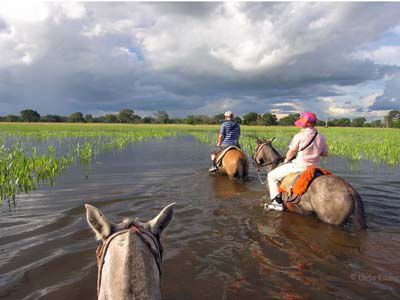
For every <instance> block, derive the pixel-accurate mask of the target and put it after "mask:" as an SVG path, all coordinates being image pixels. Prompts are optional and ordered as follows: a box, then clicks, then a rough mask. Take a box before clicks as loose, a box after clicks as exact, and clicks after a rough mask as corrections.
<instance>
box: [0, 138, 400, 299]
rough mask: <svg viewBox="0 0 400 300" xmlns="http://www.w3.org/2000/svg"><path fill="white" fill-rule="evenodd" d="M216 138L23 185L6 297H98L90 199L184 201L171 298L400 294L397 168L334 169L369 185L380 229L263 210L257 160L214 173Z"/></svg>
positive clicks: (132, 205)
mask: <svg viewBox="0 0 400 300" xmlns="http://www.w3.org/2000/svg"><path fill="white" fill-rule="evenodd" d="M209 151H210V147H209V146H207V145H203V144H198V143H196V142H195V141H194V140H193V138H191V137H179V138H168V139H165V140H163V141H159V140H157V141H156V140H149V141H146V142H143V143H138V144H134V145H132V146H130V147H129V148H128V149H126V150H124V151H121V152H114V153H103V154H100V156H99V158H98V160H97V162H96V163H93V165H92V168H91V171H90V174H89V178H88V179H85V174H84V172H83V170H82V168H81V167H79V166H76V167H73V168H70V169H68V170H67V171H66V173H65V174H64V175H62V176H61V177H59V178H57V180H56V185H55V186H53V187H50V186H48V185H44V184H43V185H41V186H40V187H39V188H38V190H37V191H35V192H32V193H30V194H28V195H19V196H18V199H17V207H16V208H15V209H14V210H12V211H9V210H8V208H4V209H3V211H2V212H1V219H0V228H1V235H0V299H7V300H8V299H13V300H14V299H96V276H97V267H96V258H95V248H96V241H95V239H94V234H93V233H92V232H91V231H90V230H89V227H88V225H87V224H86V220H85V215H84V213H85V211H84V207H83V204H84V203H92V204H94V205H96V206H97V207H99V208H100V209H101V210H102V211H103V212H104V213H105V214H106V215H107V216H108V217H109V218H110V219H112V220H115V221H118V220H121V219H122V218H124V217H126V216H129V217H133V216H139V217H140V218H141V219H143V220H147V219H150V218H152V217H153V216H154V215H155V214H156V213H157V212H158V211H159V209H161V208H162V207H164V206H165V205H166V204H168V203H171V202H176V203H177V205H176V207H175V215H174V219H173V221H172V223H171V224H170V226H169V227H168V229H167V230H166V232H165V234H164V236H163V238H162V241H163V244H164V248H165V258H164V262H163V278H162V289H163V295H164V298H165V299H175V300H179V299H182V300H183V299H185V300H186V299H247V298H251V299H270V298H276V299H281V298H283V299H321V298H323V299H337V298H340V299H398V298H399V297H400V273H399V270H400V265H399V259H398V251H399V249H400V246H399V245H400V243H399V242H400V229H399V223H400V221H399V220H400V218H399V217H400V212H399V208H400V202H399V201H398V200H399V197H398V195H399V193H400V184H399V183H400V182H399V179H398V174H399V168H387V167H384V166H380V167H379V168H376V166H374V165H373V164H370V163H368V162H364V163H363V164H362V165H361V166H360V167H359V170H358V171H352V170H349V169H348V166H347V163H346V161H344V160H341V159H338V158H331V159H329V160H328V161H327V162H326V166H325V167H326V168H328V169H329V170H331V171H333V172H334V173H335V174H337V175H339V176H341V177H343V178H344V179H346V180H347V181H349V182H350V183H351V184H352V185H353V186H354V187H355V188H356V189H357V190H358V191H359V192H360V194H361V196H362V197H363V200H364V202H365V206H366V212H367V221H368V223H369V225H370V229H369V230H367V231H366V232H358V231H356V230H354V229H353V228H350V229H343V228H338V227H334V226H330V225H327V224H324V223H322V222H320V221H319V220H318V219H317V218H315V217H311V216H301V215H296V214H290V213H279V212H264V211H263V210H262V208H261V198H262V197H263V196H264V194H265V192H264V187H263V186H261V185H260V184H259V183H258V179H257V176H256V174H255V170H254V169H252V168H251V169H250V180H249V181H248V182H245V183H242V182H239V181H230V180H228V179H227V178H226V177H222V176H213V175H209V174H207V168H208V166H209Z"/></svg>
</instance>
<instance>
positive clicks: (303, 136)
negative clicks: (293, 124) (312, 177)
mask: <svg viewBox="0 0 400 300" xmlns="http://www.w3.org/2000/svg"><path fill="white" fill-rule="evenodd" d="M316 132H317V130H316V129H315V128H305V129H302V130H301V131H300V132H299V133H298V134H296V135H295V136H294V137H293V139H292V142H291V143H290V145H289V149H290V150H293V151H296V152H297V151H299V150H301V149H303V147H304V146H306V145H307V144H308V143H309V142H310V141H311V139H312V138H313V136H314V135H315V133H316ZM321 155H324V156H326V155H328V144H327V143H326V139H325V137H324V136H323V135H322V134H320V133H318V135H317V136H316V138H315V139H314V141H313V142H312V144H311V145H309V146H308V147H307V149H305V150H303V151H301V152H298V153H297V157H296V159H295V160H294V161H293V162H294V163H295V164H296V166H298V167H299V168H307V167H310V166H315V167H319V166H320V163H321V159H320V158H321Z"/></svg>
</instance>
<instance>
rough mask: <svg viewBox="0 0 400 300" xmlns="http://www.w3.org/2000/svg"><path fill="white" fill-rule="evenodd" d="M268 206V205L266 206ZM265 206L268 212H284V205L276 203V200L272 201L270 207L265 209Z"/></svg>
mask: <svg viewBox="0 0 400 300" xmlns="http://www.w3.org/2000/svg"><path fill="white" fill-rule="evenodd" d="M265 206H266V205H265ZM265 206H264V208H265V209H266V210H271V209H273V210H279V211H282V210H283V205H282V204H279V203H278V202H276V201H275V200H274V201H272V203H271V204H270V205H268V207H265Z"/></svg>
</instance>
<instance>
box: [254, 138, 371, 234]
mask: <svg viewBox="0 0 400 300" xmlns="http://www.w3.org/2000/svg"><path fill="white" fill-rule="evenodd" d="M273 140H274V138H273V139H271V140H260V139H258V138H257V145H256V148H255V149H254V154H253V159H254V161H255V163H256V165H258V166H261V165H263V166H265V167H266V171H267V172H269V171H271V170H273V169H275V168H276V167H278V166H279V165H280V164H281V163H282V161H283V157H282V156H281V155H280V154H279V152H278V151H276V149H275V148H274V147H273V146H272V141H273ZM297 205H298V206H299V207H300V210H299V212H301V211H302V213H304V214H312V213H315V214H317V216H318V217H319V218H320V219H321V220H322V221H324V222H326V223H329V224H333V225H341V224H343V223H345V222H346V221H347V219H348V217H349V216H350V215H351V214H352V212H354V215H355V220H356V223H357V224H358V226H359V227H360V228H361V229H366V228H367V224H366V222H365V217H364V204H363V202H362V200H361V197H360V195H359V194H358V193H357V191H356V190H355V189H354V188H353V187H352V186H351V185H350V184H348V183H347V182H345V181H344V180H343V179H342V178H340V177H338V176H334V175H324V176H320V177H317V178H315V179H314V180H313V181H312V182H311V184H310V186H309V188H308V190H307V192H306V193H304V195H303V196H302V198H301V201H300V202H299V203H298V204H297Z"/></svg>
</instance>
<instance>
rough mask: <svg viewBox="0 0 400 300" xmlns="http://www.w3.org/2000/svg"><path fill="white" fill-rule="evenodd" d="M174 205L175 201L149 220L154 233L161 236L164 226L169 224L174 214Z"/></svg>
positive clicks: (148, 223)
mask: <svg viewBox="0 0 400 300" xmlns="http://www.w3.org/2000/svg"><path fill="white" fill-rule="evenodd" d="M174 205H175V203H172V204H169V205H167V206H166V207H164V208H163V210H162V211H161V212H160V213H159V214H158V215H157V216H156V217H155V218H154V219H152V220H150V221H149V222H147V225H148V226H149V228H150V230H151V232H152V233H153V234H154V235H156V236H160V235H161V233H162V231H163V230H164V228H165V227H167V226H168V224H169V222H170V221H171V220H172V216H173V214H174Z"/></svg>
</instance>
